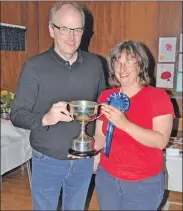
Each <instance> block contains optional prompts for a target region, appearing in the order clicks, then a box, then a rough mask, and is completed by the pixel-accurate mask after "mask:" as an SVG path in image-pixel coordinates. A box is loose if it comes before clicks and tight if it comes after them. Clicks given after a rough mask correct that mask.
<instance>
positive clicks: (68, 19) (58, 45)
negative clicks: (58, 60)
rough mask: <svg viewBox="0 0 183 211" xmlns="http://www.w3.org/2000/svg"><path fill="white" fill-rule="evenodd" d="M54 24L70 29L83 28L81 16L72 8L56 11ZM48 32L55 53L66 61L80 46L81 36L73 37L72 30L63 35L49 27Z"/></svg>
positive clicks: (54, 28)
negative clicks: (52, 39) (52, 41)
mask: <svg viewBox="0 0 183 211" xmlns="http://www.w3.org/2000/svg"><path fill="white" fill-rule="evenodd" d="M54 24H55V25H56V26H58V27H67V28H71V29H75V28H83V22H82V17H81V14H80V13H79V12H78V11H77V10H76V9H74V8H72V7H68V8H67V7H66V8H64V7H63V8H61V9H60V10H59V11H57V13H56V17H55V21H54ZM49 30H50V35H51V37H52V38H54V44H55V46H54V48H55V50H56V52H57V53H58V54H59V55H60V56H61V57H64V58H66V59H67V58H69V57H72V56H73V55H74V54H75V52H76V51H77V49H78V48H79V46H80V43H81V38H82V35H74V32H73V30H71V31H70V33H69V34H68V35H63V34H60V31H59V29H57V28H56V27H54V26H51V25H50V26H49Z"/></svg>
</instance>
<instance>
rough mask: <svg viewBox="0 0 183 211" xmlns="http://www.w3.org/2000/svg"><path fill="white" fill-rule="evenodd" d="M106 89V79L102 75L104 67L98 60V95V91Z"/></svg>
mask: <svg viewBox="0 0 183 211" xmlns="http://www.w3.org/2000/svg"><path fill="white" fill-rule="evenodd" d="M105 89H106V81H105V76H104V69H103V67H102V64H101V62H100V68H99V84H98V97H99V95H100V93H101V92H102V91H103V90H105Z"/></svg>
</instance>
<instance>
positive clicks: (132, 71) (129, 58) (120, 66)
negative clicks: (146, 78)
mask: <svg viewBox="0 0 183 211" xmlns="http://www.w3.org/2000/svg"><path fill="white" fill-rule="evenodd" d="M114 69H115V75H116V78H117V79H118V81H119V82H120V84H121V86H129V85H134V84H135V83H139V82H138V81H139V80H138V79H139V77H138V75H139V71H140V69H139V66H138V63H137V60H136V58H135V56H134V55H130V54H129V55H127V53H126V51H122V52H121V54H120V55H119V57H118V59H117V60H116V61H115V62H114Z"/></svg>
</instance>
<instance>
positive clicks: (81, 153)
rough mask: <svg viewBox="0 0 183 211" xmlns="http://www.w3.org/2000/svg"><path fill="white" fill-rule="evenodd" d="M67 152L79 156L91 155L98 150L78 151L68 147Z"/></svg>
mask: <svg viewBox="0 0 183 211" xmlns="http://www.w3.org/2000/svg"><path fill="white" fill-rule="evenodd" d="M68 153H69V154H71V155H74V156H79V157H92V156H94V155H96V154H97V153H98V151H96V150H92V151H86V152H79V151H75V150H73V149H71V148H70V149H69V150H68Z"/></svg>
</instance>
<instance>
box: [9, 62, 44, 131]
mask: <svg viewBox="0 0 183 211" xmlns="http://www.w3.org/2000/svg"><path fill="white" fill-rule="evenodd" d="M38 89H39V81H38V77H37V75H36V73H35V69H34V67H33V66H32V65H31V64H30V63H29V62H26V63H25V64H24V66H23V69H22V71H21V73H20V77H19V81H18V85H17V89H16V92H15V98H14V100H13V102H12V104H11V121H12V123H13V125H15V126H17V127H20V128H24V129H29V130H34V129H47V128H48V127H43V125H42V118H43V116H44V113H40V112H34V111H33V107H34V105H35V102H36V98H37V94H38Z"/></svg>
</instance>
